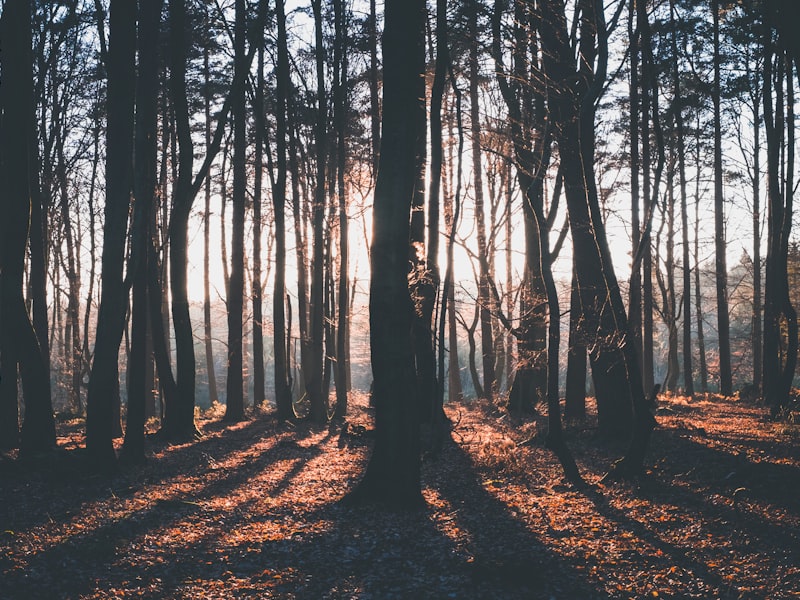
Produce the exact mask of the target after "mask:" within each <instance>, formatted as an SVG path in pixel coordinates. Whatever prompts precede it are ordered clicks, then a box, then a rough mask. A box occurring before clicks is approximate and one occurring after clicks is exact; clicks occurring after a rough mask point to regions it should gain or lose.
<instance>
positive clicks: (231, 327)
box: [225, 0, 248, 421]
mask: <svg viewBox="0 0 800 600" xmlns="http://www.w3.org/2000/svg"><path fill="white" fill-rule="evenodd" d="M235 7H236V20H235V24H234V42H233V43H234V57H233V64H234V85H233V86H232V87H231V95H232V96H233V99H232V114H233V193H232V196H231V201H232V204H233V215H232V219H231V275H230V281H229V283H228V382H227V397H226V400H225V420H226V421H241V420H243V419H244V373H243V368H244V365H243V355H242V345H243V342H244V339H243V337H244V336H243V332H242V331H243V330H242V311H243V308H244V299H243V298H244V213H245V194H246V185H247V165H246V164H245V159H246V157H245V151H246V146H247V139H246V135H247V127H246V125H247V123H246V121H247V115H246V113H245V73H246V71H247V70H248V65H247V62H246V58H245V37H246V34H247V31H246V13H245V3H244V0H236V4H235Z"/></svg>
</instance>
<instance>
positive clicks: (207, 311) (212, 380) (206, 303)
mask: <svg viewBox="0 0 800 600" xmlns="http://www.w3.org/2000/svg"><path fill="white" fill-rule="evenodd" d="M203 78H204V82H205V85H206V93H205V95H204V98H203V106H204V110H205V120H206V122H205V128H204V130H205V146H206V152H209V149H210V146H211V94H210V91H209V90H208V85H209V80H210V72H209V50H208V46H207V45H206V46H205V47H204V48H203ZM203 187H204V191H205V206H204V212H203V345H204V346H205V353H206V375H207V377H208V401H209V402H210V403H214V402H219V392H218V391H217V374H216V368H215V367H214V348H213V345H212V343H211V340H212V336H211V278H210V273H209V271H210V267H211V245H210V236H211V178H210V177H206V180H205V184H204V186H203Z"/></svg>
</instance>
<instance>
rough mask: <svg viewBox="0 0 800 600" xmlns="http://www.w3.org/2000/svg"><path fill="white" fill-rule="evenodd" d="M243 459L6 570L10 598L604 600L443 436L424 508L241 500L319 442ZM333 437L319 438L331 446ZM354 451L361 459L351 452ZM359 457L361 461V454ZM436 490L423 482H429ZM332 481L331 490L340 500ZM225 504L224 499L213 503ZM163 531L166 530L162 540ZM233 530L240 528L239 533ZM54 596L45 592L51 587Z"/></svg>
mask: <svg viewBox="0 0 800 600" xmlns="http://www.w3.org/2000/svg"><path fill="white" fill-rule="evenodd" d="M301 440H302V437H291V438H287V441H286V442H285V443H284V444H283V445H280V444H275V445H273V446H270V447H269V448H268V449H266V450H265V451H264V452H262V453H259V454H251V455H250V456H248V458H247V460H246V461H240V462H239V463H238V464H237V466H235V467H233V468H232V469H230V471H229V472H226V473H225V475H224V477H222V478H220V479H218V480H215V481H211V482H208V483H207V484H206V485H204V486H202V487H200V488H198V489H196V490H195V491H193V492H192V493H190V494H189V493H187V494H186V496H185V497H182V496H180V495H177V496H174V497H170V498H167V499H165V500H162V501H160V502H157V503H154V504H151V505H149V506H148V507H147V508H144V509H142V510H138V511H133V512H131V513H130V514H125V515H122V516H119V517H117V518H115V517H114V516H106V518H107V519H108V521H107V522H105V523H102V524H99V526H97V527H95V528H93V529H92V530H91V531H89V532H87V533H86V534H85V535H82V536H79V537H72V538H69V539H66V540H64V541H62V542H61V543H60V544H58V545H56V546H54V547H52V548H50V549H48V550H46V551H44V552H40V553H38V554H35V555H33V556H30V557H28V560H27V564H26V569H25V571H21V572H15V571H14V569H13V568H12V569H10V572H9V569H4V570H5V575H4V579H5V581H4V582H3V583H4V587H3V590H4V592H3V593H4V594H5V595H6V596H7V597H8V598H27V597H37V596H41V593H42V591H43V590H48V595H49V596H51V597H53V598H59V597H60V598H75V597H84V596H85V597H91V595H92V594H93V593H95V594H97V592H98V590H103V591H104V593H113V594H118V595H120V596H122V595H126V594H130V595H139V596H142V597H150V598H187V597H192V596H196V595H208V593H209V592H210V591H212V590H215V589H216V590H218V591H219V592H218V594H217V595H218V596H220V597H243V598H247V597H252V598H264V597H277V598H325V597H329V598H337V597H364V598H412V597H413V598H417V597H419V598H447V597H454V598H462V597H470V598H498V599H500V598H502V599H508V598H511V599H513V598H534V599H535V598H551V597H556V598H587V599H589V598H603V597H607V596H606V595H605V594H604V593H602V592H601V591H598V590H596V589H594V588H593V587H592V586H591V584H590V583H589V582H588V581H587V580H586V577H585V575H584V574H583V573H581V572H580V571H579V570H578V569H576V568H575V567H574V566H573V565H570V564H569V563H567V562H566V561H564V560H563V559H562V558H560V557H558V556H556V555H554V554H553V553H552V552H551V551H550V550H548V548H547V547H545V546H544V545H543V544H542V543H541V542H540V541H539V540H537V539H536V536H535V535H534V534H533V533H531V532H530V531H529V530H527V529H526V528H525V526H524V523H522V522H520V521H519V520H517V519H516V518H515V517H514V516H513V515H512V514H511V513H510V512H509V510H508V507H507V506H506V505H505V504H503V503H502V502H499V501H498V500H496V499H495V498H493V497H492V496H491V495H490V494H488V493H487V492H486V491H485V490H484V489H483V486H482V485H481V484H480V480H479V476H478V474H477V472H476V471H475V468H474V466H473V465H472V463H471V462H470V460H469V458H468V457H467V456H466V455H465V453H464V451H463V450H462V449H461V448H459V447H458V446H456V445H455V444H454V443H448V444H447V445H446V447H445V448H444V456H443V460H440V461H438V462H436V463H428V464H426V465H425V467H424V471H425V478H426V481H427V482H428V485H429V486H430V489H429V490H428V491H427V492H426V495H428V496H429V497H430V498H431V499H432V500H433V501H434V502H433V503H429V504H428V505H427V507H426V509H425V510H423V511H420V512H407V513H397V512H392V511H389V510H388V509H381V508H369V507H347V506H344V505H342V504H341V503H339V502H326V503H323V504H321V505H314V504H313V502H312V503H311V505H310V506H311V507H310V508H309V505H308V504H304V503H303V502H304V501H303V499H302V498H299V499H298V502H297V503H295V504H293V503H292V502H291V494H290V498H289V499H288V500H284V501H282V502H280V503H277V502H271V501H267V502H262V501H261V499H260V498H258V497H253V496H252V495H247V494H241V493H240V492H242V491H243V490H247V488H248V486H249V485H250V484H251V482H253V481H255V480H256V479H257V478H258V477H261V476H263V475H264V473H266V472H268V471H269V470H270V469H273V468H274V467H275V465H276V463H277V462H278V461H280V462H281V463H282V464H283V465H284V467H285V468H284V469H283V471H282V472H281V473H280V474H278V476H277V477H275V478H274V479H273V480H271V484H270V486H268V487H266V488H264V492H265V493H266V494H268V496H269V498H266V499H265V500H269V499H273V500H275V499H277V498H278V497H279V496H280V494H281V493H283V492H285V491H287V490H289V488H292V489H293V488H294V487H295V486H294V485H291V484H292V482H293V481H294V480H295V478H296V477H297V476H298V475H299V474H300V473H301V472H302V470H303V465H305V464H307V463H308V462H309V461H311V460H315V459H316V460H320V459H322V458H324V456H323V452H325V451H335V450H326V447H325V443H326V442H328V441H329V439H328V438H327V437H326V438H323V439H321V440H318V441H317V442H316V443H313V444H310V445H305V444H304V445H301V444H298V441H301ZM330 445H331V444H328V446H330ZM362 458H363V455H362ZM362 462H363V460H362ZM434 488H435V490H434ZM343 492H344V488H342V495H343ZM226 498H227V499H230V500H231V502H229V503H228V504H227V505H225V506H224V508H223V507H222V505H221V504H219V502H218V501H219V500H221V499H226ZM170 531H172V532H173V533H172V534H171V535H166V534H168V532H170ZM239 532H241V535H240V534H239ZM51 591H52V593H51Z"/></svg>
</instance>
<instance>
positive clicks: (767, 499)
mask: <svg viewBox="0 0 800 600" xmlns="http://www.w3.org/2000/svg"><path fill="white" fill-rule="evenodd" d="M667 435H668V436H670V440H669V443H668V447H669V448H670V452H669V453H664V452H662V454H663V455H664V457H665V459H666V462H665V465H664V466H665V467H666V469H667V470H668V471H667V472H669V473H673V474H676V475H675V476H678V475H677V473H683V475H681V476H679V477H680V478H685V479H691V480H692V481H693V482H695V483H696V484H697V485H699V486H700V487H708V488H710V489H713V490H714V491H715V492H717V493H720V494H724V495H726V496H728V497H733V496H734V495H736V496H737V498H749V499H752V500H755V501H759V502H764V503H767V504H771V505H773V506H777V507H780V508H782V509H785V510H788V511H792V512H797V511H798V508H800V505H798V502H797V498H798V497H800V468H798V467H797V466H794V465H790V464H781V463H775V462H772V461H770V460H752V459H750V458H748V456H747V454H746V453H738V454H731V453H730V452H727V451H725V450H722V449H719V448H715V447H712V446H710V445H709V444H706V443H703V442H702V441H700V440H703V439H706V436H703V435H700V434H697V433H694V432H691V431H688V432H682V431H676V430H667V431H662V432H658V434H657V436H654V449H655V450H656V451H658V450H659V448H658V440H659V438H660V437H662V436H667ZM708 439H709V440H711V441H719V440H721V439H727V438H724V437H720V436H708ZM735 441H736V443H737V445H739V446H748V447H751V448H757V449H761V448H768V447H769V446H764V443H762V442H760V441H756V442H755V443H754V442H742V441H740V440H738V439H736V440H735ZM664 446H665V447H666V446H667V443H666V442H665V443H664Z"/></svg>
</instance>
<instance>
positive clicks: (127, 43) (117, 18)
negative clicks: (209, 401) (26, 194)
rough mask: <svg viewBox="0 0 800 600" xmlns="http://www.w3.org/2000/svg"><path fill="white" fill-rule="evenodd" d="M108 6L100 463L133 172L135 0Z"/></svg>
mask: <svg viewBox="0 0 800 600" xmlns="http://www.w3.org/2000/svg"><path fill="white" fill-rule="evenodd" d="M109 12H110V19H109V23H110V32H111V34H110V39H109V47H108V65H107V70H108V92H107V109H106V110H107V114H108V125H107V130H106V138H107V139H106V206H105V221H104V226H103V251H102V258H101V260H102V267H101V275H100V282H101V283H100V306H99V308H98V313H97V332H96V334H95V335H96V341H95V350H94V361H93V362H92V371H91V375H90V377H89V390H88V394H87V401H86V450H87V452H88V454H89V457H90V459H91V460H92V461H93V462H94V463H95V464H96V465H97V466H98V467H100V468H105V467H108V466H109V465H111V464H113V462H114V461H115V460H116V457H115V454H114V447H113V445H112V440H111V435H112V431H113V418H114V396H115V393H118V390H119V376H118V361H119V347H120V343H121V342H122V332H123V328H124V326H125V311H126V307H127V292H126V289H125V284H124V283H123V280H122V272H123V260H124V256H125V240H126V235H127V225H128V210H129V204H130V193H131V189H132V178H133V169H132V162H133V161H132V158H133V157H132V152H133V103H134V88H135V85H134V83H135V68H134V57H135V54H136V3H135V2H133V1H132V0H111V4H110V9H109Z"/></svg>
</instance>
